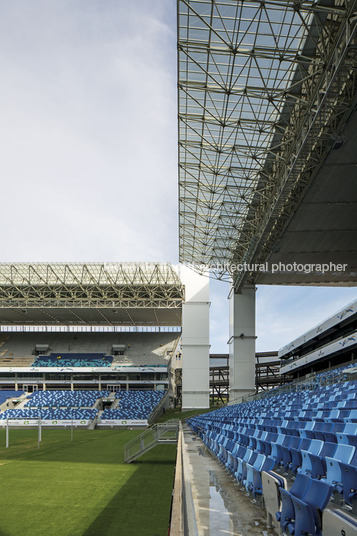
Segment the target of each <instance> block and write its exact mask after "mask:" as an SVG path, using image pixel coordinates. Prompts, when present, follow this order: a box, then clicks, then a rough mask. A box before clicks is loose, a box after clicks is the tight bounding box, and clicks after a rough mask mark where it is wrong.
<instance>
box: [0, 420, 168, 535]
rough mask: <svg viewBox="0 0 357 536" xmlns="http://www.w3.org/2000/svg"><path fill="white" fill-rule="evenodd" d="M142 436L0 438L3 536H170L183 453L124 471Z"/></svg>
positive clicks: (48, 433) (148, 459)
mask: <svg viewBox="0 0 357 536" xmlns="http://www.w3.org/2000/svg"><path fill="white" fill-rule="evenodd" d="M138 433H140V432H137V431H132V430H79V429H78V430H77V429H76V430H75V431H74V441H73V442H71V441H70V431H69V430H68V429H67V430H66V429H57V430H56V429H46V428H43V429H42V434H43V437H42V439H43V441H42V443H41V447H40V449H38V448H37V430H29V429H27V430H10V448H9V449H5V432H4V430H1V431H0V489H1V500H0V536H18V535H19V534H21V535H22V536H34V535H36V536H42V535H43V536H45V535H46V536H57V535H58V536H67V535H68V536H80V535H85V536H115V535H120V536H134V535H135V536H136V535H143V536H161V535H162V536H166V535H167V531H168V523H169V516H170V504H171V492H172V486H173V478H174V467H175V458H176V445H160V446H157V447H155V448H154V449H152V450H151V451H150V452H148V453H146V454H145V455H144V456H142V457H141V458H140V459H139V460H137V461H136V462H133V463H131V464H124V463H123V445H124V443H125V442H126V441H128V440H130V439H131V438H133V437H134V436H135V435H136V434H138Z"/></svg>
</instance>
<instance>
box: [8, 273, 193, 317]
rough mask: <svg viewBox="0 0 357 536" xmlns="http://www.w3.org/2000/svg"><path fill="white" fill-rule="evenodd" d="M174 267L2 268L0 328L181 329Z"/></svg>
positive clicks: (179, 293)
mask: <svg viewBox="0 0 357 536" xmlns="http://www.w3.org/2000/svg"><path fill="white" fill-rule="evenodd" d="M183 299H184V288H183V285H182V283H181V281H180V279H179V277H178V275H177V273H176V272H175V270H174V269H173V267H172V266H171V265H170V264H163V263H103V264H100V263H90V264H79V263H56V264H52V263H51V264H42V263H34V264H26V263H20V264H9V263H2V264H0V323H1V324H57V323H60V324H61V323H62V324H90V325H100V324H105V325H159V326H160V325H162V326H163V325H173V326H174V325H180V323H181V308H182V301H183Z"/></svg>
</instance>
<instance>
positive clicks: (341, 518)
mask: <svg viewBox="0 0 357 536" xmlns="http://www.w3.org/2000/svg"><path fill="white" fill-rule="evenodd" d="M322 523H323V532H324V536H336V534H338V535H339V534H343V535H344V536H357V522H356V519H355V518H353V517H351V516H350V515H349V514H347V513H346V512H342V511H341V510H329V509H328V508H327V509H326V510H324V513H323V516H322Z"/></svg>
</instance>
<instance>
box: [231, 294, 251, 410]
mask: <svg viewBox="0 0 357 536" xmlns="http://www.w3.org/2000/svg"><path fill="white" fill-rule="evenodd" d="M255 291H256V289H255V287H248V286H247V287H243V289H242V290H241V291H239V293H236V292H235V291H234V290H232V292H231V296H230V312H229V316H230V319H229V320H230V321H229V328H230V332H229V335H230V338H229V401H230V402H240V401H241V400H242V397H243V396H246V395H249V394H253V393H255V339H256V336H255Z"/></svg>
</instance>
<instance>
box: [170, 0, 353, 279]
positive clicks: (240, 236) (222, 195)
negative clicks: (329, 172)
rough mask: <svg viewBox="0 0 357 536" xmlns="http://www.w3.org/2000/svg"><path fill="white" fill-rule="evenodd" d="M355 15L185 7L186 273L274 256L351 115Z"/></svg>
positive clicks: (296, 5)
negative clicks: (197, 267)
mask: <svg viewBox="0 0 357 536" xmlns="http://www.w3.org/2000/svg"><path fill="white" fill-rule="evenodd" d="M356 4H357V3H356V1H354V0H353V1H350V2H345V1H344V0H321V1H319V0H316V1H315V0H307V1H305V0H284V1H278V0H263V1H262V0H244V1H243V0H190V1H188V0H178V8H179V14H178V32H179V33H178V54H179V218H180V221H179V226H180V261H181V262H187V263H192V264H196V265H206V266H210V267H212V268H213V269H215V270H216V274H217V275H218V277H224V276H225V274H226V273H227V270H228V267H229V266H232V265H234V264H235V265H237V264H239V263H252V262H260V263H263V262H265V261H266V260H267V259H268V258H269V255H270V254H271V252H272V251H274V247H275V245H276V243H277V241H278V239H280V237H281V236H282V233H283V231H284V229H285V227H286V225H287V224H288V222H289V221H290V219H291V217H292V216H293V214H294V212H295V211H296V209H297V207H298V206H299V204H300V203H301V200H302V198H303V195H304V194H305V192H306V191H307V189H308V188H309V187H310V185H311V183H312V181H313V179H314V178H315V176H316V172H317V171H318V170H319V168H320V166H321V165H322V163H323V162H324V160H325V158H326V155H327V154H328V152H329V151H330V150H331V149H332V148H335V147H336V144H337V145H339V144H340V141H341V139H340V137H339V133H340V126H341V124H342V123H344V122H345V121H346V114H348V113H350V111H351V109H353V103H354V99H355V96H356V84H355V75H354V74H353V73H354V72H355V69H356V59H355V32H356V17H355V15H356ZM332 202H333V200H332ZM320 240H321V235H320ZM349 250H350V247H349ZM305 252H306V249H305ZM355 275H356V274H355ZM244 277H247V275H243V274H242V273H240V274H238V273H236V274H235V284H236V287H237V286H239V285H240V284H242V282H243V278H244ZM275 282H278V281H275Z"/></svg>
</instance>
